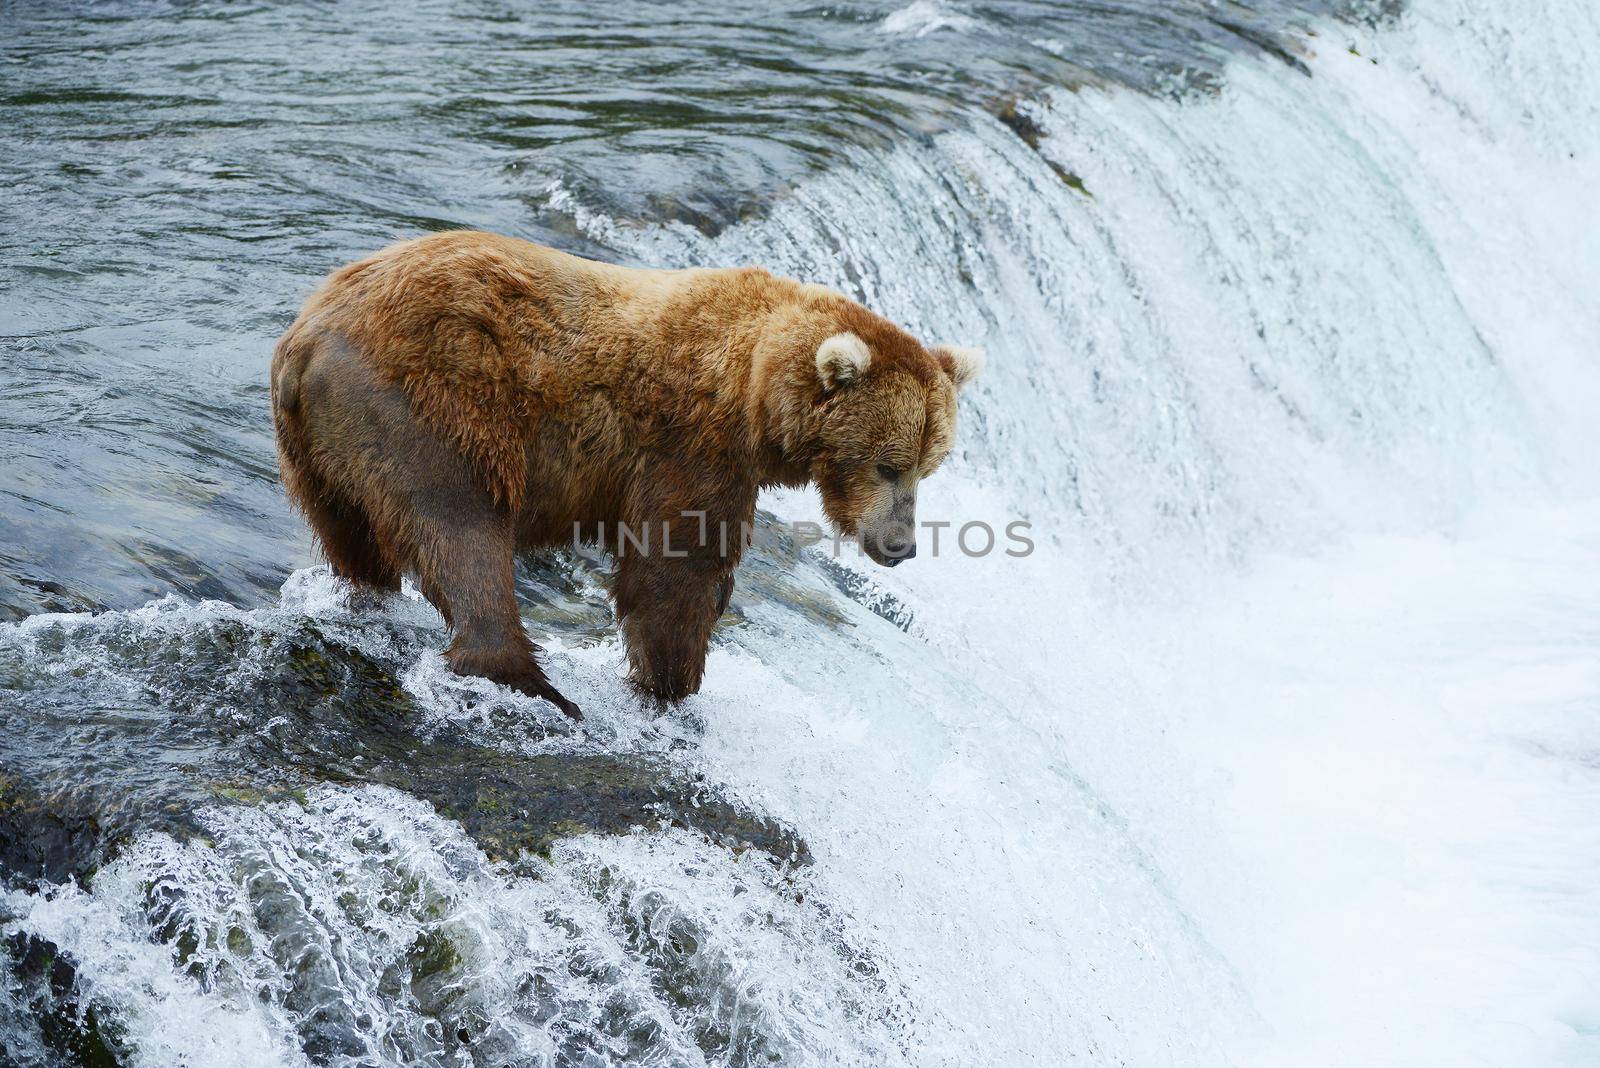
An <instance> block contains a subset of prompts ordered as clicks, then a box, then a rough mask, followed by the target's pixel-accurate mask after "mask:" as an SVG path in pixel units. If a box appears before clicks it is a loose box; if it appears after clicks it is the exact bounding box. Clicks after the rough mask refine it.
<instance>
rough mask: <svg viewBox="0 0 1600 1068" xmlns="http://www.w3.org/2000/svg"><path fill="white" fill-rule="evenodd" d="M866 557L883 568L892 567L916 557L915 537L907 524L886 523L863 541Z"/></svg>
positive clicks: (914, 533)
mask: <svg viewBox="0 0 1600 1068" xmlns="http://www.w3.org/2000/svg"><path fill="white" fill-rule="evenodd" d="M865 547H866V550H867V555H868V556H870V557H872V559H873V560H874V561H876V562H877V563H880V564H882V565H883V566H884V567H894V566H896V565H898V564H899V563H901V562H902V561H905V560H909V559H911V558H912V557H914V556H916V555H917V536H916V532H915V531H914V530H913V528H912V527H911V525H910V524H909V523H899V522H895V523H888V524H886V525H885V526H883V527H880V528H879V529H878V530H877V531H876V532H875V533H874V534H871V535H869V536H868V537H867V538H866V539H865Z"/></svg>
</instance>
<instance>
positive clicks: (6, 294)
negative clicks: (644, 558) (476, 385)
mask: <svg viewBox="0 0 1600 1068" xmlns="http://www.w3.org/2000/svg"><path fill="white" fill-rule="evenodd" d="M0 39H3V40H4V42H5V43H4V44H3V45H0V63H3V64H4V67H3V69H4V72H5V77H4V79H3V82H0V619H3V620H4V622H3V623H0V716H3V721H0V722H3V725H4V729H3V731H0V878H3V880H4V881H3V884H0V939H3V941H0V945H3V947H4V952H3V953H0V1062H3V1063H7V1064H9V1063H16V1064H19V1065H30V1066H31V1065H49V1064H57V1063H63V1062H65V1063H83V1064H102V1063H123V1064H135V1065H163V1066H164V1065H177V1064H181V1065H210V1064H219V1065H220V1064H226V1065H237V1064H260V1065H279V1064H316V1065H369V1064H414V1063H422V1064H436V1065H504V1064H532V1065H583V1066H591V1065H592V1066H599V1065H610V1064H616V1065H623V1064H628V1065H700V1064H729V1065H747V1064H752V1065H753V1064H771V1063H791V1064H814V1065H845V1064H864V1065H894V1064H906V1065H976V1064H985V1065H988V1064H994V1065H1037V1064H1061V1063H1067V1062H1070V1061H1078V1062H1084V1063H1102V1062H1104V1063H1124V1064H1135V1065H1146V1064H1225V1063H1252V1064H1270V1065H1279V1064H1295V1063H1304V1064H1349V1063H1394V1064H1417V1063H1439V1064H1455V1063H1472V1062H1481V1063H1492V1064H1565V1063H1571V1064H1580V1063H1592V1062H1593V1061H1594V1060H1595V1059H1596V1058H1600V820H1597V819H1596V818H1595V815H1594V814H1595V813H1596V812H1597V811H1600V715H1597V713H1600V623H1597V622H1596V620H1600V581H1597V576H1600V507H1597V506H1596V504H1595V502H1596V500H1597V491H1600V485H1597V477H1596V467H1597V465H1596V463H1595V457H1596V456H1597V455H1600V424H1597V423H1596V421H1595V420H1594V418H1593V415H1592V413H1593V412H1594V411H1595V410H1596V405H1597V403H1600V366H1597V364H1596V362H1595V355H1596V352H1597V351H1600V288H1597V287H1596V285H1595V280H1596V279H1597V278H1600V208H1597V206H1596V205H1597V203H1600V201H1597V197H1596V193H1595V191H1596V190H1597V189H1600V54H1597V52H1600V46H1597V45H1596V44H1595V42H1596V41H1597V40H1600V14H1597V11H1596V10H1595V9H1594V8H1593V7H1592V5H1590V4H1589V3H1587V0H1526V2H1522V3H1518V4H1515V5H1512V4H1505V3H1496V2H1491V0H1417V2H1416V3H1414V4H1412V5H1410V6H1409V7H1407V8H1405V9H1401V8H1399V6H1398V5H1389V4H1363V5H1354V6H1351V5H1335V4H1331V3H1302V4H1286V3H1277V2H1272V3H1267V2H1253V3H1251V4H1249V5H1244V4H1236V3H1224V4H1217V3H1204V2H1201V0H1193V2H1189V0H1184V2H1181V3H1156V2H1153V0H1111V2H1104V3H1087V2H1076V0H1074V2H1070V3H1060V4H1042V3H1024V2H1008V3H992V4H976V3H972V4H954V3H950V4H946V3H940V2H936V0H914V2H912V3H909V4H905V3H900V2H890V3H886V4H859V3H852V4H837V5H814V4H800V3H795V4H786V3H785V4H773V5H762V6H760V7H759V8H758V9H756V10H752V11H736V10H730V9H729V6H728V5H710V4H704V5H703V4H699V3H677V4H661V5H637V6H629V7H610V6H607V7H600V6H596V5H587V4H549V5H538V6H537V7H536V6H534V5H516V4H509V3H487V2H484V3H477V4H468V5H460V4H451V5H446V4H417V5H407V6H404V7H401V6H391V5H380V4H361V3H356V4H348V5H339V6H337V7H334V6H314V7H313V6H277V5H274V6H266V5H261V6H228V5H212V4H200V5H188V4H185V5H171V4H125V5H124V4H110V5H104V4H102V5H73V4H61V5H28V4H22V5H10V6H7V7H5V8H4V9H3V10H0ZM451 227H477V228H483V229H491V230H496V231H500V232H504V233H509V234H515V235H519V236H525V237H528V238H531V239H534V240H539V241H543V242H547V243H551V244H555V245H558V246H560V247H564V248H568V249H571V250H573V251H577V252H580V253H583V254H587V255H593V256H598V257H602V258H606V259H612V260H617V261H621V262H630V263H646V264H656V265H667V266H679V265H690V264H716V265H727V264H737V263H759V264H763V265H765V266H768V267H771V268H772V269H774V270H776V271H779V272H781V273H786V274H791V275H794V276H797V277H802V278H805V279H808V280H814V281H818V282H822V283H825V284H828V285H832V286H836V287H839V288H841V289H843V290H844V291H846V292H848V293H851V294H853V295H855V296H857V297H859V298H860V299H862V300H864V301H865V302H866V303H868V304H869V305H870V306H872V307H874V308H875V309H877V310H879V311H881V312H883V313H884V314H886V315H889V316H891V317H892V318H895V319H897V320H899V321H901V322H904V323H905V324H907V325H908V326H909V327H911V328H912V329H913V330H914V331H916V332H917V333H919V334H920V335H922V336H924V337H927V338H929V339H932V340H946V341H951V342H955V343H958V344H981V345H984V346H986V347H987V349H988V351H989V369H988V371H987V372H986V373H985V376H984V378H983V379H981V380H980V382H979V383H978V385H977V386H976V387H974V390H973V391H971V392H970V393H969V395H968V396H967V397H964V398H963V400H962V413H961V420H962V422H961V427H960V436H959V442H958V445H957V449H956V452H955V453H954V454H953V456H952V458H951V461H950V463H948V464H947V465H946V467H945V468H944V469H943V470H941V472H940V473H939V474H938V475H937V476H936V477H935V478H934V479H933V480H931V481H930V482H928V483H927V484H926V485H925V486H924V488H923V490H922V493H921V497H922V511H923V513H924V518H936V519H940V520H949V521H951V522H953V523H954V524H955V525H956V526H958V527H959V526H960V525H961V524H962V523H965V522H968V521H972V520H983V521H986V522H988V523H990V524H991V525H992V526H993V527H995V528H996V529H1001V528H1003V527H1004V526H1005V525H1006V524H1007V523H1010V522H1013V521H1017V520H1021V521H1025V522H1027V523H1029V524H1030V531H1031V536H1032V538H1033V541H1034V551H1033V552H1032V553H1031V554H1029V555H1027V556H1025V557H1012V556H1007V555H1005V554H1004V553H1001V552H996V553H990V554H987V555H981V556H969V555H967V554H965V553H963V552H961V551H960V547H959V546H958V545H952V544H951V540H950V536H949V535H948V534H947V535H946V538H947V540H946V542H945V545H944V547H943V551H941V552H940V553H938V554H936V555H935V554H932V553H924V554H922V555H920V556H919V557H918V559H917V560H916V561H915V563H914V564H912V565H909V566H906V567H902V568H899V569H896V570H895V571H894V572H892V573H890V572H887V571H884V570H880V569H875V568H873V566H872V565H871V564H870V563H868V562H866V561H865V560H864V559H863V558H861V557H859V556H856V555H853V554H852V553H850V552H849V551H848V550H846V552H845V554H844V555H843V556H841V557H840V558H838V559H834V558H832V556H831V555H830V554H829V553H827V552H826V551H824V550H825V548H826V546H823V547H812V548H807V547H805V546H803V545H799V544H796V543H795V542H794V541H793V540H792V539H789V538H786V537H783V536H779V537H776V538H775V539H773V540H772V541H771V543H770V544H767V545H766V546H765V547H764V548H762V550H761V551H759V552H757V553H756V554H754V555H753V556H752V558H751V559H749V560H748V561H747V563H746V564H745V565H744V567H743V568H742V570H741V574H740V576H739V589H738V591H737V593H736V595H735V599H734V603H733V605H732V608H731V610H730V613H729V615H728V617H727V618H726V619H725V621H724V623H723V624H722V625H721V627H720V629H719V632H718V635H717V639H716V644H715V648H714V651H713V654H712V657H711V661H710V666H709V670H708V677H707V685H706V689H705V691H704V692H703V693H702V694H700V695H698V696H697V697H695V698H693V699H691V701H689V702H688V703H687V704H686V705H685V706H683V708H682V709H680V710H678V711H676V712H672V713H666V714H662V713H659V712H657V711H656V710H653V709H649V708H641V707H639V706H638V705H637V704H636V703H634V702H633V701H631V700H630V699H629V698H628V697H627V696H626V690H625V687H624V685H623V683H622V682H621V680H620V679H619V677H618V672H619V665H620V662H621V652H620V649H619V647H618V645H617V643H616V639H615V635H614V633H613V630H612V627H611V621H610V615H609V609H608V607H607V602H606V598H605V584H606V581H607V579H606V569H605V562H604V561H603V560H600V559H596V558H590V557H584V556H576V555H563V556H558V557H553V558H549V559H543V560H534V561H529V562H527V563H526V564H525V565H523V566H522V568H521V570H520V572H519V586H520V587H521V590H522V593H523V595H524V596H523V603H524V607H525V614H526V617H527V620H528V622H529V624H530V626H531V627H533V628H534V630H535V631H536V632H537V633H538V634H540V635H542V636H545V637H546V643H547V645H548V646H549V648H550V652H549V655H548V657H547V660H548V662H549V663H550V665H551V673H552V677H553V679H554V681H555V682H556V684H557V685H558V686H559V687H560V688H561V689H562V690H563V692H565V693H568V694H569V695H570V696H572V697H573V698H574V699H575V700H576V701H577V702H578V703H579V704H580V705H581V706H582V707H583V708H584V709H585V712H586V714H587V715H588V716H589V718H588V719H587V720H586V721H585V722H584V723H583V724H582V725H581V726H578V727H574V726H573V725H571V724H569V723H567V722H566V721H564V720H563V719H562V718H561V717H560V716H559V714H557V713H555V712H554V711H553V710H552V709H550V708H549V706H546V705H543V704H542V703H539V702H533V701H528V700H525V699H523V698H521V697H520V696H517V695H514V694H509V693H507V692H505V691H502V690H500V689H498V688H497V687H494V686H492V685H489V684H486V683H482V682H481V681H478V680H464V679H458V678H455V677H454V676H452V675H450V674H449V673H448V672H447V671H446V670H445V669H444V666H443V663H442V661H441V660H440V658H439V655H438V653H439V650H440V649H441V648H442V646H443V645H444V643H445V641H446V636H445V634H444V632H443V629H442V625H441V623H440V621H439V619H438V617H437V616H436V615H435V614H434V613H433V612H432V610H431V609H429V608H428V607H427V605H426V604H425V603H423V602H421V601H420V600H419V599H417V598H416V597H415V596H414V594H409V593H408V595H407V596H405V597H401V598H397V599H395V600H394V601H392V602H391V603H387V604H382V605H372V604H365V603H362V602H360V601H357V602H355V603H352V602H351V599H350V598H349V596H348V591H346V590H344V589H342V588H341V587H340V585H339V584H338V583H336V582H335V581H334V580H332V579H331V577H330V576H329V575H328V574H327V572H326V570H325V569H324V568H322V567H320V566H318V564H317V562H316V559H315V556H314V554H313V552H312V550H311V546H310V544H309V539H308V535H307V532H306V529H305V526H304V523H303V522H302V521H301V520H300V519H298V518H297V517H296V516H295V515H293V514H292V513H291V512H290V510H289V509H288V507H287V505H286V503H285V501H284V498H283V495H282V492H281V489H280V488H279V485H278V482H277V477H276V471H275V464H274V460H273V453H272V441H271V427H270V420H269V418H268V415H267V411H266V404H267V386H266V378H265V371H266V365H267V361H268V358H269V354H270V350H271V345H272V342H273V340H274V339H275V338H276V336H277V334H278V333H280V332H281V330H282V329H283V327H284V326H285V325H286V324H287V322H288V321H289V320H290V319H291V318H292V317H293V314H294V311H295V309H296V307H297V305H298V303H299V302H300V300H302V299H303V297H304V295H305V294H306V293H307V292H308V291H309V289H310V288H311V287H312V286H313V285H314V284H315V282H316V280H317V279H318V278H319V277H320V276H321V275H323V274H324V273H325V272H326V271H327V270H329V269H330V268H332V267H333V266H336V265H338V264H340V263H343V262H345V261H347V260H349V259H352V258H355V257H357V256H359V255H361V254H363V253H365V252H368V251H371V250H373V249H375V248H377V247H380V246H382V245H383V244H385V243H387V242H388V241H390V240H393V239H396V238H400V237H404V236H411V235H415V234H417V233H420V232H424V231H429V230H438V229H446V228H451ZM763 507H764V509H766V512H765V513H764V514H766V515H767V516H768V517H769V519H770V518H771V517H776V518H780V519H786V520H800V519H810V518H815V516H816V513H817V511H818V507H817V504H816V502H815V500H814V498H812V497H811V496H810V495H808V494H798V493H797V494H779V495H773V496H772V497H771V498H770V499H767V500H764V501H763Z"/></svg>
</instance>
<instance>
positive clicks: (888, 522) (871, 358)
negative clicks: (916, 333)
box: [796, 305, 983, 567]
mask: <svg viewBox="0 0 1600 1068" xmlns="http://www.w3.org/2000/svg"><path fill="white" fill-rule="evenodd" d="M852 311H853V312H855V313H856V314H852V315H850V316H848V317H847V318H846V320H845V323H844V325H847V326H848V327H849V328H848V329H841V330H835V331H833V332H830V333H828V334H827V336H825V337H823V338H822V339H821V340H820V341H810V340H809V339H808V347H809V353H808V355H809V359H804V360H797V361H796V363H797V364H798V365H799V366H798V367H796V374H797V376H799V375H808V376H809V377H810V381H809V382H808V383H807V386H808V387H809V394H810V395H809V396H808V397H806V398H805V400H804V401H803V402H802V403H803V404H805V406H806V407H807V409H808V410H807V411H806V416H807V418H806V419H805V420H804V421H805V422H806V423H807V424H809V425H808V426H807V431H808V433H807V434H806V436H807V437H808V438H809V441H808V442H807V444H808V445H809V448H807V449H806V450H805V451H806V453H807V455H808V457H809V472H808V473H809V476H810V480H811V481H812V482H814V483H815V484H816V485H817V487H818V489H819V490H820V491H821V494H822V505H823V510H824V511H825V512H826V514H827V516H828V519H829V521H830V522H832V523H833V524H834V526H835V527H837V528H838V530H839V532H840V533H842V534H844V535H846V536H849V537H854V538H856V539H857V540H859V541H860V543H861V546H862V548H863V549H864V550H865V551H866V553H867V555H868V556H870V557H871V558H872V559H873V560H874V561H876V562H877V563H879V564H883V565H885V566H888V567H893V566H895V565H896V564H898V563H900V562H901V561H902V560H907V559H910V558H911V557H913V556H915V555H916V553H917V538H916V531H917V521H916V508H917V484H918V483H919V482H920V481H921V480H922V479H924V478H926V477H927V476H928V475H930V474H932V473H933V471H934V469H935V468H937V467H938V466H939V465H940V464H941V463H942V462H943V461H944V458H945V456H946V455H947V454H948V453H949V452H950V446H951V444H952V443H953V442H954V440H955V430H956V393H957V392H958V391H959V390H961V389H962V388H964V387H965V386H967V385H968V384H969V383H970V382H971V381H972V380H973V379H974V378H976V377H977V375H978V373H979V371H981V370H982V369H983V353H982V351H981V350H978V349H969V348H957V347H954V346H949V345H935V346H924V345H923V344H922V343H921V342H919V341H917V340H916V339H915V338H913V337H912V336H911V335H909V334H907V333H906V332H905V331H903V330H901V329H899V328H898V327H896V326H894V325H893V324H891V323H889V322H888V321H887V320H883V319H881V318H879V317H878V316H876V315H872V314H871V313H870V312H866V311H865V309H862V308H860V307H859V305H855V306H853V308H852ZM833 325H841V324H839V323H837V322H835V323H834V324H833ZM812 336H813V337H814V336H815V333H813V334H812ZM796 400H799V398H796Z"/></svg>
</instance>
